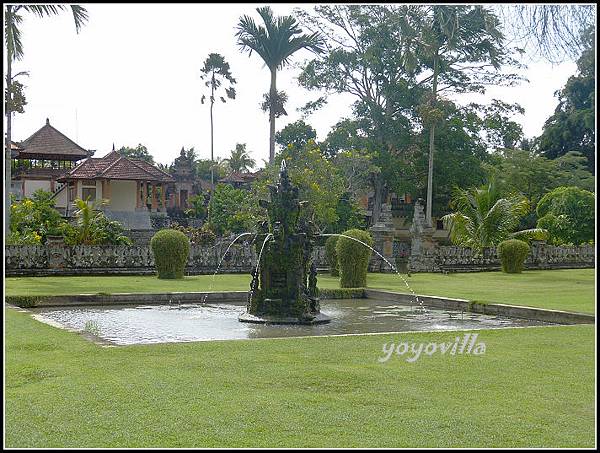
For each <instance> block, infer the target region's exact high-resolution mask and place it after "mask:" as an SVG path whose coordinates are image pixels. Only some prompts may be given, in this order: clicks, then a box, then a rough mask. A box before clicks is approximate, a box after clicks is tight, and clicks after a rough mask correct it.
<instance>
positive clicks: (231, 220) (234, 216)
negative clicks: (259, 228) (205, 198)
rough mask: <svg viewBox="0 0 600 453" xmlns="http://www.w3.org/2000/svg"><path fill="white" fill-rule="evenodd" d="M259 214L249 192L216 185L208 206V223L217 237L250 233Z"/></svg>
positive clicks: (254, 198) (254, 200)
mask: <svg viewBox="0 0 600 453" xmlns="http://www.w3.org/2000/svg"><path fill="white" fill-rule="evenodd" d="M261 214H262V213H261V211H260V208H259V207H258V200H257V199H256V197H255V195H254V194H253V193H252V192H251V191H248V190H244V189H234V188H233V186H231V185H229V184H217V186H216V187H215V190H214V192H213V194H212V197H211V199H210V202H209V204H208V221H209V223H210V226H211V228H212V229H213V231H214V232H215V233H216V234H217V235H223V234H228V233H244V232H247V231H252V230H253V229H254V228H255V227H256V223H257V222H258V220H259V219H261Z"/></svg>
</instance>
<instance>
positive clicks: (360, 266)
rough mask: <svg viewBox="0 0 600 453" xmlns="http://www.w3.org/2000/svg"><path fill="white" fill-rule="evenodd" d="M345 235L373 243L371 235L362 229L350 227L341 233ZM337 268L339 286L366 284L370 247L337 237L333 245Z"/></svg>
mask: <svg viewBox="0 0 600 453" xmlns="http://www.w3.org/2000/svg"><path fill="white" fill-rule="evenodd" d="M343 234H344V235H346V236H350V237H352V238H355V239H358V240H359V241H362V242H364V243H365V244H368V245H369V246H371V245H373V239H372V238H371V235H370V234H369V233H368V232H366V231H363V230H358V229H352V230H348V231H345V232H344V233H343ZM335 250H336V253H337V256H338V263H339V270H340V287H342V288H364V287H366V286H367V268H368V266H369V259H370V258H371V249H369V248H368V247H365V246H364V245H363V244H361V243H359V242H356V241H354V240H352V239H349V238H345V237H343V236H341V237H339V238H338V241H337V244H336V247H335Z"/></svg>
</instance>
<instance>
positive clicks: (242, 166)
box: [226, 143, 256, 172]
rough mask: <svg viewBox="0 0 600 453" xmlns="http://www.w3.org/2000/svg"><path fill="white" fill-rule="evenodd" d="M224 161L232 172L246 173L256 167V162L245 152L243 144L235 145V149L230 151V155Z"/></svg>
mask: <svg viewBox="0 0 600 453" xmlns="http://www.w3.org/2000/svg"><path fill="white" fill-rule="evenodd" d="M226 161H227V164H228V165H229V169H230V170H231V171H232V172H243V171H248V170H250V169H251V168H254V166H255V165H256V161H255V160H254V159H252V158H251V157H250V155H249V154H248V151H246V144H245V143H238V144H236V145H235V149H232V150H231V154H230V156H229V158H228V159H226Z"/></svg>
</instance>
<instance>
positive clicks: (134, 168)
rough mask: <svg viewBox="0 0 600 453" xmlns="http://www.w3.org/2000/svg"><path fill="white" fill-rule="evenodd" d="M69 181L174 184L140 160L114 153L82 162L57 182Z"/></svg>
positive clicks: (162, 173)
mask: <svg viewBox="0 0 600 453" xmlns="http://www.w3.org/2000/svg"><path fill="white" fill-rule="evenodd" d="M71 179H121V180H133V181H151V182H174V181H175V180H174V179H173V177H172V176H171V175H170V174H168V173H167V172H165V171H163V170H161V169H159V168H156V167H155V166H154V165H152V164H150V163H148V162H146V161H144V160H141V159H130V158H128V157H125V156H122V155H120V154H119V153H118V152H116V151H112V152H110V153H108V154H107V155H106V156H104V157H100V158H93V157H90V158H89V159H86V160H84V161H83V162H82V163H80V164H79V165H77V166H76V167H75V168H73V169H72V170H71V171H69V172H67V174H65V175H64V176H63V177H62V178H60V179H59V181H67V180H71Z"/></svg>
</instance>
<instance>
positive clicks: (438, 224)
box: [435, 219, 444, 230]
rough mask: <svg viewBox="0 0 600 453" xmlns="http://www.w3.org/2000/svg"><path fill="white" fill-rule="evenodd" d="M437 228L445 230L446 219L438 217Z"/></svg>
mask: <svg viewBox="0 0 600 453" xmlns="http://www.w3.org/2000/svg"><path fill="white" fill-rule="evenodd" d="M435 228H436V229H438V230H443V229H444V221H443V220H441V219H438V220H437V221H436V222H435Z"/></svg>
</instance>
